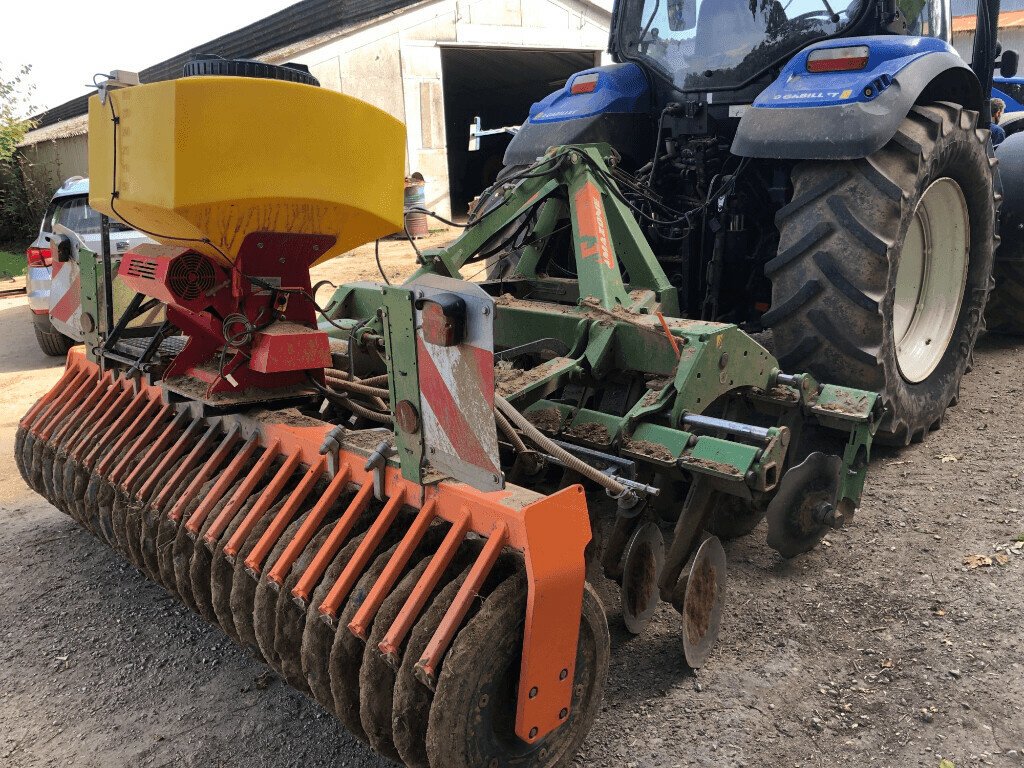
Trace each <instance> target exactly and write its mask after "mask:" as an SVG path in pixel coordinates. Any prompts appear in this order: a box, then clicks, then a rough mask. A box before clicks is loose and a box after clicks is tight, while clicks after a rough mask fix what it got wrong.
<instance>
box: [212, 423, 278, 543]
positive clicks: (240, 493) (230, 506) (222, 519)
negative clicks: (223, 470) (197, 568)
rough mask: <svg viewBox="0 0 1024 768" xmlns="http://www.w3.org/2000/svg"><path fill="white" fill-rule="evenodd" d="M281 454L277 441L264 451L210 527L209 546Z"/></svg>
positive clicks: (232, 518) (215, 540) (214, 541)
mask: <svg viewBox="0 0 1024 768" xmlns="http://www.w3.org/2000/svg"><path fill="white" fill-rule="evenodd" d="M279 453H281V441H280V440H275V441H274V442H273V443H271V444H270V446H269V447H268V448H267V449H266V450H265V451H263V455H262V456H260V458H259V461H257V462H256V466H255V467H253V468H252V472H250V473H249V475H248V477H246V478H245V480H244V481H243V482H242V484H241V485H240V486H238V490H236V491H235V494H234V496H232V497H231V498H230V499H229V500H228V503H227V504H225V505H224V509H222V510H221V511H220V514H219V515H217V519H216V520H214V521H213V523H212V524H211V525H210V529H209V530H208V531H207V532H206V536H204V537H203V541H205V542H206V543H207V544H208V545H209V546H211V547H212V546H213V545H214V544H215V543H216V542H217V539H219V538H220V535H221V534H222V533H224V530H225V529H226V528H227V527H228V526H229V525H230V524H231V521H232V520H234V519H235V515H237V514H238V510H240V509H241V508H242V506H243V505H244V504H245V501H246V499H248V498H249V497H250V496H252V492H253V491H254V490H256V486H257V485H258V484H259V482H260V480H262V479H263V476H264V475H265V474H266V473H267V470H268V469H270V465H271V464H273V463H274V459H276V458H277V456H278V454H279Z"/></svg>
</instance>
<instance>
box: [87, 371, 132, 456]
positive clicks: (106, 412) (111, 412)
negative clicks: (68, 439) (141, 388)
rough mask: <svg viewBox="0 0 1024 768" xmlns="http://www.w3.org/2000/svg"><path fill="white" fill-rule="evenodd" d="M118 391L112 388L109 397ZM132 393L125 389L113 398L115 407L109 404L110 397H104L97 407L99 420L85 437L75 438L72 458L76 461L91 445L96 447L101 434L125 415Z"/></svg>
mask: <svg viewBox="0 0 1024 768" xmlns="http://www.w3.org/2000/svg"><path fill="white" fill-rule="evenodd" d="M117 391H118V389H117V387H111V389H110V393H109V396H111V397H112V396H113V395H114V394H115V393H116V392H117ZM132 394H133V393H132V391H131V390H130V389H124V390H122V391H121V394H119V395H117V397H116V398H113V400H114V402H113V405H110V404H108V403H107V402H106V401H107V400H108V396H104V398H103V400H101V401H100V402H99V404H98V405H97V406H96V412H97V413H99V418H97V419H96V420H95V422H94V423H93V425H92V427H91V428H90V429H89V431H88V432H86V433H85V434H84V435H83V436H81V437H78V436H76V437H75V440H74V441H73V444H75V450H74V451H73V452H72V456H74V457H75V458H76V459H77V458H78V455H79V454H80V453H81V452H82V450H84V449H85V448H86V447H87V446H89V445H95V444H96V439H97V437H98V436H99V435H100V433H101V432H105V430H106V429H107V428H108V427H109V426H110V425H111V424H113V422H115V421H116V420H117V418H118V416H119V415H124V412H125V405H126V402H127V401H129V400H130V399H131V398H132Z"/></svg>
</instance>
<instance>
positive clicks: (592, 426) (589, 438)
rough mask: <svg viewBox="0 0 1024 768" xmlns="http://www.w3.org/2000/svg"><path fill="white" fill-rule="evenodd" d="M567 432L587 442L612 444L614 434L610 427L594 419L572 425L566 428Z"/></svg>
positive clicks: (568, 434)
mask: <svg viewBox="0 0 1024 768" xmlns="http://www.w3.org/2000/svg"><path fill="white" fill-rule="evenodd" d="M565 434H566V436H567V437H572V438H575V439H576V440H582V441H583V442H585V443H593V444H594V445H610V444H611V442H612V436H611V433H610V432H609V431H608V427H606V426H605V425H604V424H598V423H596V422H593V421H590V422H586V423H585V424H579V425H577V426H575V427H570V428H569V429H567V430H565Z"/></svg>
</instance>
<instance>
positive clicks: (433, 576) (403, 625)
mask: <svg viewBox="0 0 1024 768" xmlns="http://www.w3.org/2000/svg"><path fill="white" fill-rule="evenodd" d="M468 531H469V516H468V515H464V516H462V517H461V518H459V520H458V521H457V522H455V523H454V524H453V525H452V527H451V530H450V531H448V535H447V536H445V537H444V541H442V542H441V547H440V549H438V550H437V553H436V554H435V555H434V556H433V557H432V558H431V559H430V564H429V565H428V566H427V568H426V570H425V571H423V575H422V576H420V578H419V580H418V581H417V582H416V586H415V587H413V590H412V594H410V595H409V598H408V599H407V600H406V601H405V605H403V606H402V610H401V611H399V612H398V616H396V617H395V620H394V622H393V623H392V624H391V627H390V628H389V629H388V631H387V634H385V635H384V638H383V639H382V640H381V641H380V642H379V643H378V644H377V648H379V649H380V652H381V653H383V654H384V658H386V659H388V663H389V664H391V665H392V666H397V665H398V659H399V649H400V648H401V647H402V643H403V642H404V641H405V638H406V636H407V635H408V634H409V631H410V630H411V629H412V626H413V624H415V623H416V620H417V619H418V618H419V617H420V613H421V612H422V611H423V607H424V606H425V605H426V604H427V599H428V598H429V597H430V595H431V594H432V593H433V591H434V590H435V589H436V588H437V584H438V582H439V581H440V580H441V576H442V575H444V571H445V569H446V568H447V567H448V566H449V565H450V564H451V562H452V558H454V557H455V552H456V550H458V548H459V545H461V544H462V542H463V541H464V540H465V538H466V533H467V532H468ZM374 588H376V585H374ZM371 596H372V593H371ZM369 599H370V598H369V597H368V598H367V602H369ZM363 606H364V607H365V606H366V603H363ZM373 613H374V614H376V611H374V612H373ZM371 621H373V615H366V616H364V615H363V610H362V608H360V610H359V611H358V612H357V613H356V615H355V616H354V617H353V619H352V621H351V622H350V623H349V625H348V628H349V631H350V632H352V634H354V635H355V636H356V637H359V638H362V639H363V640H365V639H366V630H367V628H368V626H369V622H371Z"/></svg>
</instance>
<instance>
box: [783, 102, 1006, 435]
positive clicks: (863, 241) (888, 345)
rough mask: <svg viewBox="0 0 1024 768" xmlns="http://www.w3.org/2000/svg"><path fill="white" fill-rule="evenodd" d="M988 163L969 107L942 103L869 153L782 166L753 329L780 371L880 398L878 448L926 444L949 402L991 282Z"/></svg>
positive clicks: (914, 114)
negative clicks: (787, 170)
mask: <svg viewBox="0 0 1024 768" xmlns="http://www.w3.org/2000/svg"><path fill="white" fill-rule="evenodd" d="M995 165H996V160H995V158H994V157H993V156H992V152H991V146H990V142H989V132H988V130H985V129H981V128H978V113H977V112H973V111H970V110H967V109H963V108H962V107H960V106H958V105H955V104H948V103H944V102H943V103H937V104H932V105H929V106H916V107H914V108H913V110H912V111H911V113H910V114H909V115H908V116H907V117H906V118H905V119H904V120H903V122H902V124H901V125H900V128H899V130H898V131H897V132H896V135H895V136H894V137H893V139H892V140H891V141H889V143H888V144H886V145H885V146H884V147H883V148H882V149H880V150H878V151H877V152H874V153H873V154H871V155H869V156H868V157H867V158H864V159H862V160H852V161H808V162H803V163H801V164H799V165H798V166H797V167H796V168H795V169H794V171H793V177H792V178H793V198H792V201H791V202H790V203H789V204H788V205H786V206H785V207H784V208H782V209H781V210H780V211H779V213H778V215H777V217H776V224H777V226H778V229H779V234H780V242H779V253H778V256H777V257H776V258H775V259H773V260H772V261H770V262H768V264H766V265H765V274H766V275H767V276H768V277H769V278H770V279H771V280H772V283H773V295H772V308H771V309H770V310H769V311H768V312H767V313H766V314H765V315H764V318H763V321H764V323H765V325H767V326H771V328H772V329H773V331H774V338H775V346H776V352H777V355H778V357H779V361H780V364H781V365H782V367H783V369H784V370H786V371H787V372H792V373H799V372H805V371H806V372H810V373H811V374H813V375H814V376H815V377H817V378H818V379H819V380H821V381H824V382H828V383H832V384H842V385H845V386H851V387H858V388H860V389H867V390H873V391H877V392H880V393H881V394H882V401H883V403H884V404H885V405H886V407H887V413H886V416H885V417H884V420H883V422H882V424H881V427H880V430H879V435H878V436H879V439H880V440H881V441H882V442H886V443H889V444H894V445H906V444H908V443H910V442H911V441H917V440H921V439H923V438H924V437H925V435H927V433H928V432H929V431H930V430H931V429H935V428H937V427H939V426H940V425H941V421H942V417H943V414H944V413H945V411H946V409H947V408H948V407H949V406H950V405H951V404H953V403H954V402H955V401H956V399H957V397H958V396H959V390H960V380H961V378H962V377H963V375H964V373H965V372H966V371H967V370H968V369H969V366H970V364H971V360H972V356H973V354H974V344H975V341H976V340H977V337H978V333H979V332H980V331H981V330H982V328H983V316H984V312H985V304H986V302H987V300H988V294H989V290H990V287H991V282H992V269H993V255H994V252H995V247H996V244H997V239H996V236H995V217H996V211H997V209H998V205H999V200H1000V198H999V196H998V195H997V194H996V185H995V182H994V176H995V173H994V168H995ZM929 212H931V213H932V214H933V215H931V216H929ZM908 244H909V245H908ZM901 265H903V266H904V267H905V268H904V269H902V270H901ZM933 344H935V346H932V345H933Z"/></svg>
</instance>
